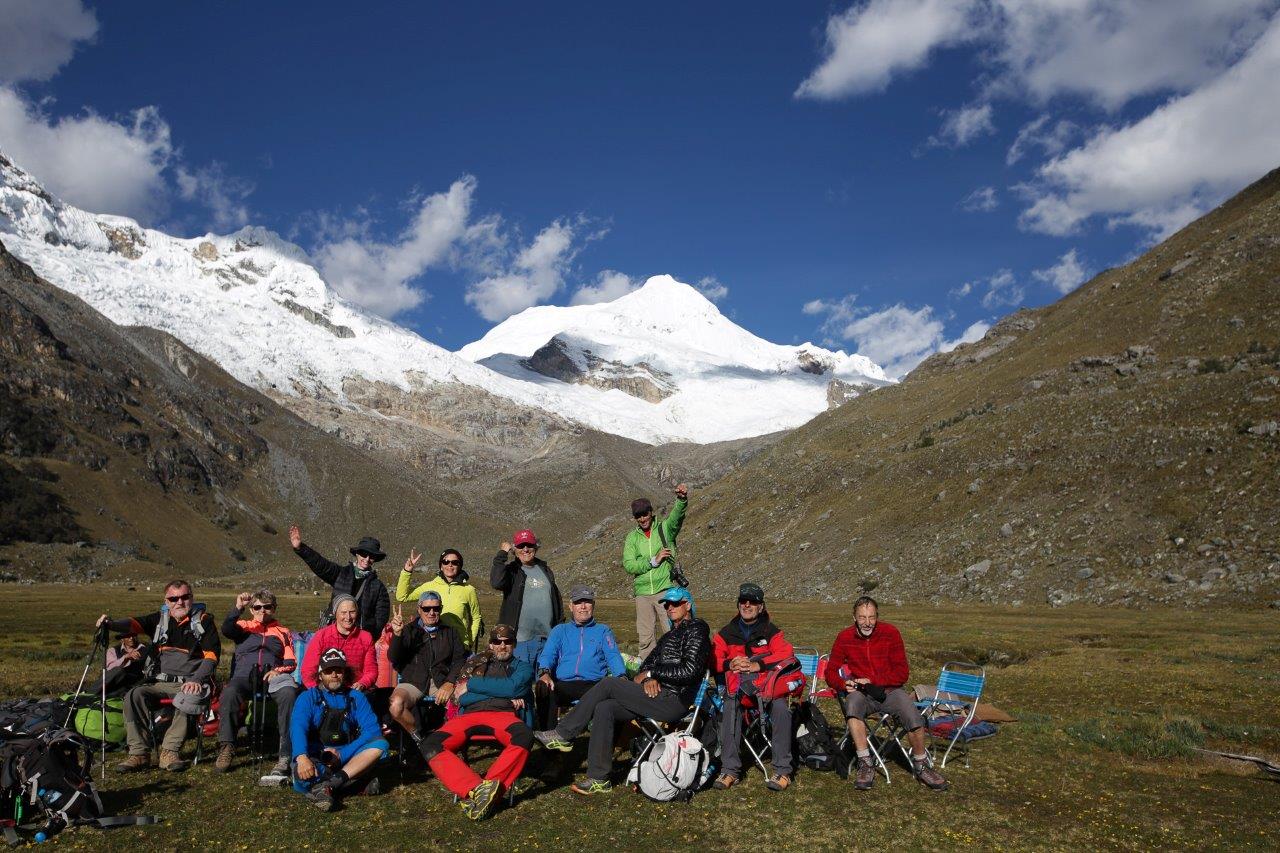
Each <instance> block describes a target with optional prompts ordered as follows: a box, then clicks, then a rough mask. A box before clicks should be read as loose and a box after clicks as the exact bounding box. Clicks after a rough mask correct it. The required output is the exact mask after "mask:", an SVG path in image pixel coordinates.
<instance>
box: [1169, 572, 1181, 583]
mask: <svg viewBox="0 0 1280 853" xmlns="http://www.w3.org/2000/svg"><path fill="white" fill-rule="evenodd" d="M1184 580H1186V578H1184V577H1183V576H1182V575H1180V574H1177V573H1176V572H1165V573H1164V582H1165V583H1182V582H1183V581H1184Z"/></svg>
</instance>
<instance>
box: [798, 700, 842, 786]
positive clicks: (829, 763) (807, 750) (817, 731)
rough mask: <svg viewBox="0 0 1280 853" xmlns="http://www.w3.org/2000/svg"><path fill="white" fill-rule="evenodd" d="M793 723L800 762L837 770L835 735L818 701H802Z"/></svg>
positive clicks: (814, 766)
mask: <svg viewBox="0 0 1280 853" xmlns="http://www.w3.org/2000/svg"><path fill="white" fill-rule="evenodd" d="M792 725H793V727H794V729H795V743H796V755H797V756H798V757H799V759H800V763H801V764H803V765H804V766H805V767H808V768H809V769H810V770H820V771H823V772H826V771H828V770H835V769H836V756H837V754H838V752H839V750H838V748H837V746H836V739H835V735H834V734H833V733H832V730H831V724H830V723H828V722H827V718H826V717H824V716H823V714H822V709H821V708H819V707H818V705H817V703H816V702H801V703H800V707H799V708H797V709H796V713H795V717H794V719H793V721H792Z"/></svg>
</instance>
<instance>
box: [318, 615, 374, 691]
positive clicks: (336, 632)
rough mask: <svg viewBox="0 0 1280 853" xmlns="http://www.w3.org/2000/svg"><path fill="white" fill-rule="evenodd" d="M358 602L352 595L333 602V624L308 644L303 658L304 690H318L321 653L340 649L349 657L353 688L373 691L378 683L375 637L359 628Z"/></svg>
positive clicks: (325, 627) (324, 628)
mask: <svg viewBox="0 0 1280 853" xmlns="http://www.w3.org/2000/svg"><path fill="white" fill-rule="evenodd" d="M356 620H357V616H356V600H355V599H354V598H352V597H351V596H349V595H339V596H335V597H334V599H333V624H332V625H325V626H324V627H323V628H321V629H320V630H319V631H316V633H315V636H314V637H312V638H311V641H310V642H309V643H307V650H306V652H305V653H303V655H302V686H303V687H315V686H316V684H317V683H318V675H319V669H320V652H321V650H322V649H337V650H338V651H340V652H342V653H343V654H344V655H346V658H347V666H349V667H351V672H352V685H351V686H352V687H354V688H355V689H356V690H359V691H362V692H363V691H368V690H372V689H373V686H374V682H376V681H377V680H378V664H377V659H376V658H375V656H374V653H373V637H371V636H369V632H368V631H364V630H361V629H360V628H359V627H358V626H357V625H356Z"/></svg>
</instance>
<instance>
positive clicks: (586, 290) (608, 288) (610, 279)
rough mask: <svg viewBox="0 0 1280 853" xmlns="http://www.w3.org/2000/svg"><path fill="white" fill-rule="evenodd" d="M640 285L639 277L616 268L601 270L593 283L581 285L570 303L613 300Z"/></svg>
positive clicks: (591, 303)
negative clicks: (635, 277) (636, 277)
mask: <svg viewBox="0 0 1280 853" xmlns="http://www.w3.org/2000/svg"><path fill="white" fill-rule="evenodd" d="M639 286H640V282H639V280H637V279H634V278H632V277H631V276H629V275H627V274H626V273H621V272H617V271H616V270H601V271H600V272H599V273H598V274H597V275H596V280H595V282H594V283H592V284H584V285H582V287H579V288H578V289H577V291H576V292H574V294H573V298H572V299H570V300H569V304H570V305H594V304H596V303H597V302H612V301H613V300H615V299H617V298H618V297H620V296H626V295H627V294H628V293H630V292H631V291H633V290H635V289H636V288H637V287H639Z"/></svg>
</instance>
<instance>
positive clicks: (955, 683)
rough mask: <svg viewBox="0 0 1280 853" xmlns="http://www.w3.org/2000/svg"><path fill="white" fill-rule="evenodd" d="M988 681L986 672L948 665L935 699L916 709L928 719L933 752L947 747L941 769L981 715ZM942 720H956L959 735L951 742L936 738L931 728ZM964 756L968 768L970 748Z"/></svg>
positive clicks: (972, 666) (973, 666) (966, 665)
mask: <svg viewBox="0 0 1280 853" xmlns="http://www.w3.org/2000/svg"><path fill="white" fill-rule="evenodd" d="M986 681H987V671H986V669H985V668H983V667H981V666H978V665H977V664H972V663H963V662H960V661H948V662H947V663H945V664H943V665H942V672H941V673H940V674H939V675H938V686H937V689H936V690H934V693H933V696H932V697H930V698H928V699H925V700H923V701H920V702H917V703H916V707H917V708H919V709H920V713H921V714H923V715H924V718H925V731H927V732H929V740H930V747H931V749H932V751H934V752H936V751H937V748H938V747H939V746H941V743H942V742H945V743H946V744H947V748H946V750H945V751H944V752H943V753H942V760H941V761H939V762H938V766H939V767H946V766H947V758H948V756H950V755H951V750H952V749H954V748H955V746H956V744H957V743H958V742H959V741H960V740H961V735H963V733H964V729H965V727H966V726H968V725H969V724H970V723H972V722H973V718H974V716H975V715H976V714H977V713H978V699H979V698H980V697H981V696H982V688H983V687H984V686H985V685H986ZM942 716H952V717H955V718H956V727H955V731H954V732H952V734H951V737H950V738H947V737H939V736H936V735H934V734H933V727H932V726H931V725H929V723H931V722H936V721H937V719H938V718H939V717H942ZM963 753H964V766H965V767H968V766H969V749H968V745H967V744H966V745H965V748H964V750H963Z"/></svg>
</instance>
